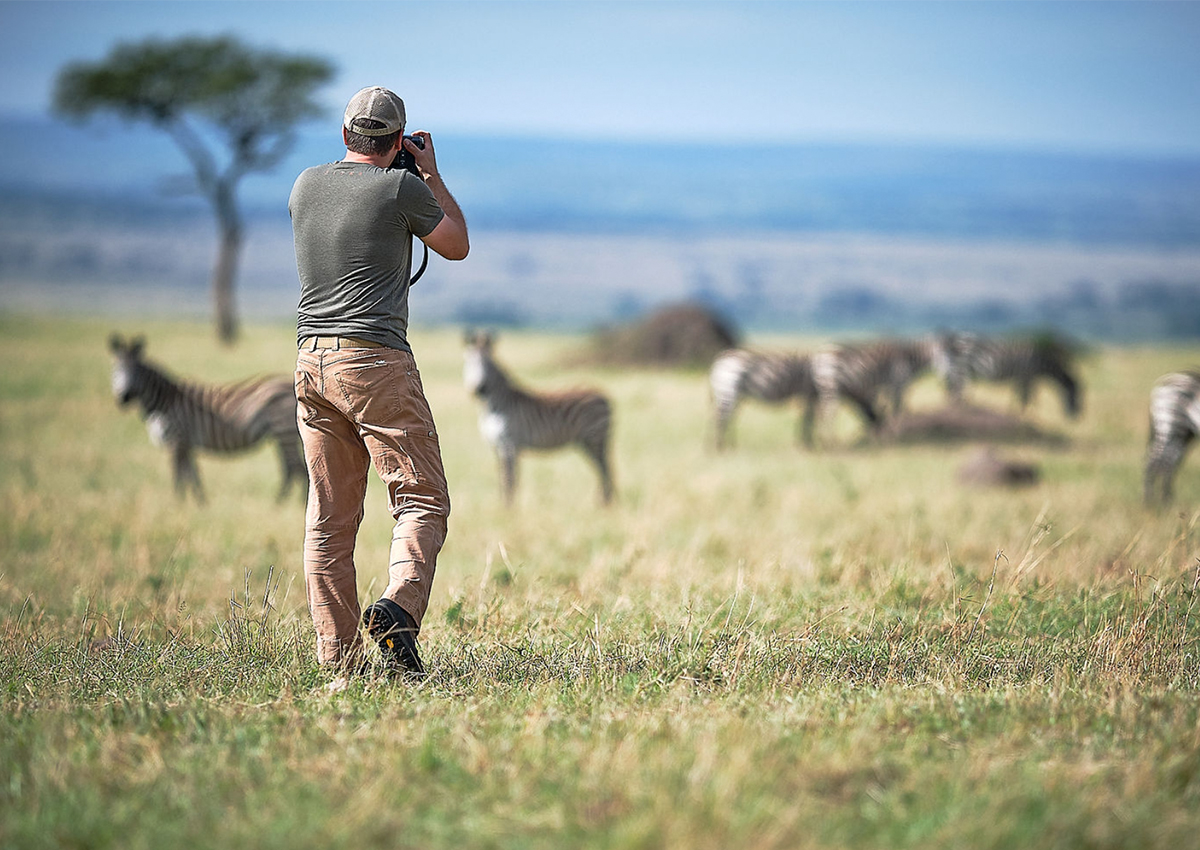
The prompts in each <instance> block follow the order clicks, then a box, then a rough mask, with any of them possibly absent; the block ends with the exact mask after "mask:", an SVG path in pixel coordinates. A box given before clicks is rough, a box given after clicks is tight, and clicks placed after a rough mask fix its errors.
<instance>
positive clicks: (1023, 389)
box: [946, 333, 1082, 418]
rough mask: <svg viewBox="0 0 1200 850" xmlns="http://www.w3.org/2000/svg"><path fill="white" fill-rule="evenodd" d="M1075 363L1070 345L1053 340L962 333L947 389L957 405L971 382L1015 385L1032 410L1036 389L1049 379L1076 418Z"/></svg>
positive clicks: (952, 358) (954, 349) (956, 343)
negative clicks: (1056, 386) (1038, 383)
mask: <svg viewBox="0 0 1200 850" xmlns="http://www.w3.org/2000/svg"><path fill="white" fill-rule="evenodd" d="M1072 360H1073V357H1072V354H1071V351H1070V349H1069V348H1068V347H1067V345H1065V344H1064V343H1062V342H1060V341H1058V340H1055V339H1052V338H1043V337H1029V338H1015V339H997V338H991V337H985V336H980V335H978V334H970V333H958V334H954V335H953V338H952V342H951V345H950V368H949V370H948V373H947V375H946V388H947V390H948V391H949V393H950V396H951V398H953V399H955V400H956V401H957V400H960V399H961V398H962V395H963V390H964V388H965V386H966V384H967V383H968V382H969V381H972V380H974V381H993V382H1012V383H1013V384H1014V385H1015V387H1016V390H1017V398H1018V399H1019V401H1020V403H1021V409H1022V410H1024V409H1025V408H1026V407H1028V406H1029V400H1030V398H1031V397H1032V396H1033V389H1034V385H1035V384H1036V383H1037V382H1038V381H1039V380H1042V379H1046V380H1050V381H1053V382H1054V383H1056V384H1058V386H1059V391H1060V392H1061V394H1062V403H1063V410H1064V411H1065V412H1066V414H1067V415H1068V416H1070V417H1071V418H1075V417H1077V416H1078V415H1079V412H1080V409H1081V406H1082V402H1081V399H1080V386H1079V380H1078V378H1076V377H1075V374H1074V365H1073V363H1072Z"/></svg>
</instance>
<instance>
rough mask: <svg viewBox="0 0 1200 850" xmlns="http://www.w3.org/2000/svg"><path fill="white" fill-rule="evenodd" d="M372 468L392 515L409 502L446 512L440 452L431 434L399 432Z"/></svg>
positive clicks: (424, 432) (447, 509)
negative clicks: (385, 493) (382, 480)
mask: <svg viewBox="0 0 1200 850" xmlns="http://www.w3.org/2000/svg"><path fill="white" fill-rule="evenodd" d="M376 465H377V468H378V470H379V473H380V477H382V478H383V479H384V483H385V484H386V485H387V494H388V508H389V509H390V510H391V512H392V514H393V515H395V514H396V513H397V511H398V510H400V509H402V508H404V507H406V506H407V505H408V504H409V503H410V502H415V503H419V504H420V505H421V506H422V507H424V508H425V509H432V510H435V511H436V512H438V513H446V512H448V511H449V507H450V506H449V501H450V499H449V493H448V492H447V487H446V473H445V471H444V470H443V468H442V453H441V448H440V446H439V445H438V440H437V435H436V434H435V433H434V432H433V431H432V430H418V429H408V430H405V431H402V432H400V434H399V435H398V439H396V440H395V442H394V443H392V445H390V446H389V447H388V448H387V449H386V450H384V451H383V452H382V456H381V457H380V458H379V459H378V460H377V462H376Z"/></svg>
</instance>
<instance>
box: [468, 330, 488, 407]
mask: <svg viewBox="0 0 1200 850" xmlns="http://www.w3.org/2000/svg"><path fill="white" fill-rule="evenodd" d="M494 341H495V340H494V338H493V337H492V335H491V334H490V333H487V332H486V331H479V332H476V331H467V333H466V337H465V339H464V342H465V343H466V346H467V349H466V351H464V352H463V384H464V385H465V386H466V388H467V392H469V393H471V394H472V395H477V396H485V395H487V393H488V388H489V387H490V386H491V383H492V380H493V376H494V375H495V373H496V364H495V362H494V361H493V360H492V343H493V342H494Z"/></svg>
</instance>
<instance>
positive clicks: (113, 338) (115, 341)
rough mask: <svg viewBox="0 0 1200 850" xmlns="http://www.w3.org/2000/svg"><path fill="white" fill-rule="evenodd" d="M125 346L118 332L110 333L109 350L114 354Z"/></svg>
mask: <svg viewBox="0 0 1200 850" xmlns="http://www.w3.org/2000/svg"><path fill="white" fill-rule="evenodd" d="M124 347H125V342H124V341H123V340H122V339H121V335H120V334H118V333H113V334H110V335H109V337H108V350H109V351H111V352H112V353H113V354H119V353H120V351H121V349H123V348H124Z"/></svg>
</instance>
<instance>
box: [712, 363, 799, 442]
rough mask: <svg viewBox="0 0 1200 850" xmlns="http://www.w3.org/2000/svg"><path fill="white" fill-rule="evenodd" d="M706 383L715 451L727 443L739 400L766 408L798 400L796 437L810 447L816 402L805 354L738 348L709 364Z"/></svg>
mask: <svg viewBox="0 0 1200 850" xmlns="http://www.w3.org/2000/svg"><path fill="white" fill-rule="evenodd" d="M708 383H709V389H710V392H711V397H712V403H713V409H714V413H715V416H716V445H717V449H718V450H721V449H724V448H725V446H726V444H727V442H728V434H729V426H730V423H731V421H732V420H733V414H734V413H735V412H736V411H737V406H738V403H739V402H740V401H741V400H742V399H743V398H752V399H756V400H758V401H763V402H766V403H768V404H782V403H784V402H787V401H790V400H791V399H799V400H802V401H803V403H804V415H803V417H802V418H801V420H800V423H799V424H798V426H797V431H796V436H797V439H798V440H800V441H803V442H804V444H805V445H808V446H811V445H812V429H813V418H814V415H815V411H816V407H817V400H818V399H817V385H816V383H815V382H814V381H813V367H812V358H811V357H809V356H808V355H807V354H798V353H791V352H763V351H748V350H746V349H741V348H734V349H730V350H728V351H723V352H721V353H720V354H718V355H717V357H716V359H714V360H713V364H712V366H711V368H710V369H709V372H708Z"/></svg>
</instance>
